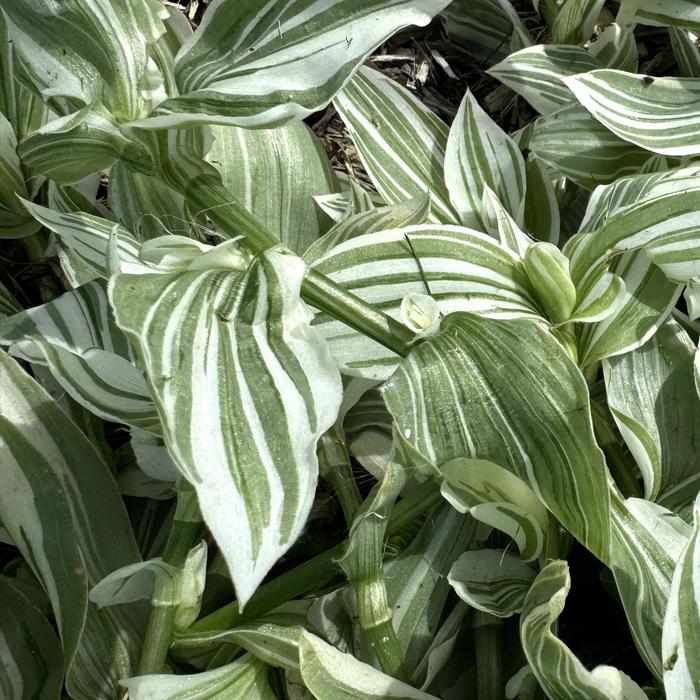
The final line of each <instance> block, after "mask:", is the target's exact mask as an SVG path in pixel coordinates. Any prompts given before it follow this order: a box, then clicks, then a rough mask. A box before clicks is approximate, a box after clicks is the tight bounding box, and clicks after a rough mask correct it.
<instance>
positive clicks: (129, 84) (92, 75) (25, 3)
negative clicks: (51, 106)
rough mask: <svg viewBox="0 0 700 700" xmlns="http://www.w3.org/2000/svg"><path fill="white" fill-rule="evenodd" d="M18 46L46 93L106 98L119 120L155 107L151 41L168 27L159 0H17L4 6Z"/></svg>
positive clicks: (72, 98) (73, 100)
mask: <svg viewBox="0 0 700 700" xmlns="http://www.w3.org/2000/svg"><path fill="white" fill-rule="evenodd" d="M3 11H4V12H5V14H6V16H7V18H8V20H9V26H10V33H11V35H12V37H13V42H14V46H15V49H16V50H17V51H19V53H20V54H21V56H22V60H23V63H24V66H25V69H26V70H27V71H28V73H29V75H30V76H31V79H32V81H33V82H34V84H35V87H36V89H38V90H40V91H41V92H42V95H43V97H45V98H54V99H55V98H66V100H67V101H68V103H70V104H74V105H76V104H77V105H80V106H84V105H87V104H90V103H91V102H93V101H95V100H98V101H100V102H102V103H103V104H104V105H105V106H106V107H107V109H108V110H109V111H110V112H112V113H113V114H115V115H116V116H117V117H118V118H119V119H122V120H124V119H136V118H138V117H139V116H142V115H143V114H144V110H145V113H147V112H148V110H149V109H150V105H148V104H147V103H145V101H144V97H143V95H142V89H143V87H144V83H145V82H146V74H147V72H148V70H149V68H150V66H149V53H148V46H149V44H152V43H155V42H156V41H157V40H158V39H159V37H160V36H162V35H163V34H164V32H165V26H164V25H163V21H162V20H163V19H165V18H167V16H168V13H167V10H166V9H165V7H163V6H162V5H161V4H160V3H159V2H157V0H145V2H139V3H132V2H129V0H62V2H60V3H54V2H51V0H16V2H12V3H9V4H5V5H4V6H3Z"/></svg>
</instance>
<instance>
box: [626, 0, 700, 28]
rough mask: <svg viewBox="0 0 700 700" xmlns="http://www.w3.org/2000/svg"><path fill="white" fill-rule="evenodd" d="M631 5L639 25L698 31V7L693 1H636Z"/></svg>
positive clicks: (699, 16) (699, 8)
mask: <svg viewBox="0 0 700 700" xmlns="http://www.w3.org/2000/svg"><path fill="white" fill-rule="evenodd" d="M631 5H632V7H633V8H634V9H635V11H636V14H635V17H634V19H635V20H636V21H637V22H639V23H640V24H651V25H654V26H661V27H674V26H678V27H687V28H688V29H695V30H696V31H698V30H700V7H698V4H697V2H696V1H695V0H672V2H669V1H668V0H636V1H635V2H634V3H631Z"/></svg>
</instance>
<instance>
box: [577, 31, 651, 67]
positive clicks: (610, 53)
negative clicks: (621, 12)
mask: <svg viewBox="0 0 700 700" xmlns="http://www.w3.org/2000/svg"><path fill="white" fill-rule="evenodd" d="M588 51H589V53H590V54H591V56H593V57H594V58H596V59H597V60H598V63H599V65H600V67H601V68H616V69H617V70H626V71H631V72H633V73H635V72H636V71H637V69H638V67H639V50H638V48H637V40H636V38H635V36H634V26H622V25H620V24H618V23H617V22H613V23H612V24H609V25H608V26H607V27H605V29H604V30H603V32H602V33H601V35H600V36H599V37H598V38H597V39H596V40H595V41H594V42H592V43H591V44H590V46H589V47H588ZM596 67H597V66H596ZM583 72H585V71H579V73H583Z"/></svg>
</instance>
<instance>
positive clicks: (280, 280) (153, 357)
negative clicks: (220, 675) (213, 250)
mask: <svg viewBox="0 0 700 700" xmlns="http://www.w3.org/2000/svg"><path fill="white" fill-rule="evenodd" d="M303 274H304V265H303V263H302V262H301V260H299V259H298V258H296V257H294V256H292V255H291V254H285V253H284V252H281V251H278V250H272V251H270V252H268V253H267V254H266V256H265V257H264V258H263V259H262V261H261V262H259V263H256V264H254V265H253V266H252V267H250V268H249V270H248V271H247V272H246V273H244V274H241V273H237V272H234V271H230V270H220V269H219V270H203V271H192V272H183V273H179V274H174V275H147V276H141V275H136V276H133V275H118V276H117V277H116V278H115V279H114V281H113V283H112V286H111V291H110V293H111V300H112V304H113V306H114V309H115V316H116V319H117V323H118V324H119V325H120V326H121V327H122V329H123V330H124V331H125V332H126V333H127V335H128V336H129V337H130V338H131V339H132V340H133V341H134V343H135V344H136V346H137V347H138V348H139V351H140V354H141V357H142V359H143V362H144V365H145V369H146V375H147V378H148V380H149V384H150V387H151V390H152V391H153V394H154V396H155V398H156V404H157V406H158V409H159V413H160V414H161V420H162V421H163V430H164V437H165V441H166V444H167V445H168V448H169V451H170V453H171V454H172V456H173V458H174V460H175V462H176V464H177V466H178V468H179V469H180V471H181V472H182V474H183V475H184V476H185V478H186V479H187V480H188V481H190V483H192V484H193V486H194V487H195V488H196V490H197V495H198V498H199V502H200V507H201V509H202V514H203V516H204V519H205V521H206V523H207V525H208V526H209V528H210V529H211V531H212V533H213V535H214V537H215V539H216V540H217V543H218V544H219V547H220V548H221V550H222V552H223V554H224V556H225V558H226V561H227V563H228V565H229V568H230V570H231V573H232V576H233V580H234V583H235V585H236V590H237V594H238V598H239V601H240V602H241V604H244V603H245V601H247V600H248V598H249V597H250V596H251V595H252V593H253V592H254V590H255V589H256V588H257V585H258V584H259V583H260V581H261V580H262V579H263V578H264V576H265V575H266V574H267V572H268V570H269V568H270V567H271V566H272V565H273V564H274V563H275V561H276V560H277V559H278V558H279V556H280V555H281V554H283V553H284V552H285V551H286V550H287V549H288V548H289V547H290V546H291V544H292V543H293V542H294V540H295V539H296V537H297V536H298V535H299V533H300V532H301V529H302V527H303V526H304V523H305V521H306V517H307V516H308V513H309V509H310V507H311V502H312V500H313V494H314V491H315V487H316V479H317V469H318V463H317V458H316V454H315V447H316V441H317V440H318V438H319V436H320V435H321V434H322V433H323V432H324V431H325V430H326V429H327V428H329V427H330V426H331V425H332V424H333V422H334V421H335V418H336V414H337V412H338V409H339V406H340V400H341V385H340V377H339V374H338V372H337V369H336V368H335V365H334V364H333V363H332V361H331V359H330V356H329V355H328V351H327V350H326V348H325V346H324V345H323V342H322V341H321V340H320V339H319V338H318V336H317V334H316V333H315V332H314V331H311V330H309V328H308V320H309V317H310V312H309V310H308V309H307V308H306V307H305V306H304V305H303V304H302V302H301V301H300V300H299V296H298V295H299V288H300V285H301V280H302V278H303ZM224 367H230V368H235V371H230V372H229V371H226V372H223V368H224ZM212 426H215V427H216V430H215V431H214V432H212V430H213V428H212Z"/></svg>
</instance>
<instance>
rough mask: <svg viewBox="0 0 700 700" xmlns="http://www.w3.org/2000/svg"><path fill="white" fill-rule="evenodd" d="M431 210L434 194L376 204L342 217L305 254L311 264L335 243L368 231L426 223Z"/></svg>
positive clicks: (338, 243) (333, 246) (307, 261)
mask: <svg viewBox="0 0 700 700" xmlns="http://www.w3.org/2000/svg"><path fill="white" fill-rule="evenodd" d="M429 212H430V196H429V195H428V194H426V195H425V196H423V197H418V198H416V199H408V200H406V201H405V202H401V203H399V204H390V205H388V206H385V207H376V208H375V209H370V210H369V211H363V212H358V213H356V214H351V215H350V216H348V217H346V218H344V219H341V220H340V221H338V222H337V223H336V224H335V225H334V226H333V227H331V229H330V230H329V231H328V233H327V234H326V235H325V236H322V237H321V238H319V239H318V241H316V242H315V243H313V244H312V245H311V247H310V248H309V249H308V250H307V251H306V252H305V253H304V255H303V256H302V257H303V258H304V262H305V263H306V264H307V265H311V264H313V263H314V262H315V261H316V260H318V258H320V257H322V256H323V255H325V254H326V253H328V252H330V251H331V250H332V249H333V248H335V246H337V245H340V244H341V243H344V242H345V241H349V240H350V239H351V238H357V237H358V236H363V235H365V234H367V233H375V232H376V231H388V230H390V229H395V228H404V227H406V226H413V225H418V224H424V223H425V222H426V220H427V218H428V214H429Z"/></svg>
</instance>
